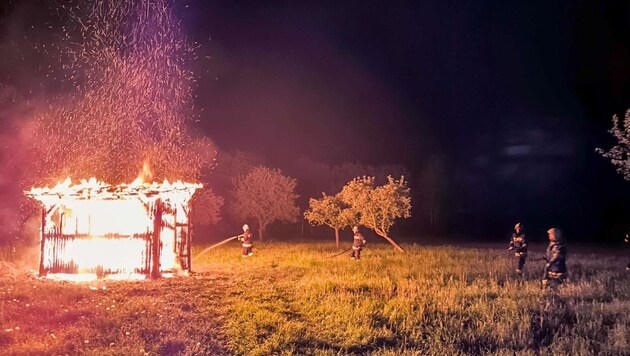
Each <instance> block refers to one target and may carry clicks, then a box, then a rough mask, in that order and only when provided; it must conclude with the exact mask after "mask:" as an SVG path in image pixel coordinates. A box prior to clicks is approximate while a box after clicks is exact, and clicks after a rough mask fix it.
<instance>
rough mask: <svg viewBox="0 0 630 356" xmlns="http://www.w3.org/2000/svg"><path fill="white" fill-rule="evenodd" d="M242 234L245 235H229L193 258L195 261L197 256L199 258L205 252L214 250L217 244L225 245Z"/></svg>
mask: <svg viewBox="0 0 630 356" xmlns="http://www.w3.org/2000/svg"><path fill="white" fill-rule="evenodd" d="M241 236H243V234H240V235H236V236H232V237H228V238H227V239H225V240H223V241H221V242H217V243H216V244H214V245H212V246H210V247H208V248H206V249H205V250H203V251H201V252H199V253H198V254H197V256H195V258H193V261H194V260H196V259H197V258H199V256H201V255H203V254H204V253H206V252H208V251H210V250H212V249H213V248H215V247H217V246H221V245H223V244H224V243H226V242H230V241H232V240H234V239H237V238H239V237H241Z"/></svg>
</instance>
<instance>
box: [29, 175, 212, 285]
mask: <svg viewBox="0 0 630 356" xmlns="http://www.w3.org/2000/svg"><path fill="white" fill-rule="evenodd" d="M200 188H202V185H201V184H196V183H183V182H181V181H177V182H174V183H169V182H168V181H164V182H163V183H161V184H160V183H143V182H142V181H141V180H140V179H137V180H135V181H134V182H133V183H131V184H120V185H109V184H106V183H104V182H100V181H97V180H96V179H94V178H91V179H90V180H82V181H81V183H80V184H74V185H73V184H72V182H71V180H70V179H67V180H66V181H65V182H63V183H60V184H58V185H57V186H55V187H53V188H48V187H45V188H32V189H31V190H30V191H25V192H24V193H25V194H26V195H27V196H28V197H31V198H33V199H36V200H38V201H40V202H41V203H42V215H41V251H40V263H39V274H40V276H48V275H55V276H64V277H65V278H68V279H75V280H76V279H79V280H84V279H93V278H118V279H120V278H138V277H144V276H147V275H150V276H151V277H153V278H157V277H160V276H161V275H162V274H163V273H174V272H178V271H185V272H188V271H190V267H191V257H190V256H191V224H190V219H189V216H190V200H191V198H192V196H193V194H194V193H195V190H197V189H200ZM71 276H73V277H75V278H70V277H71ZM77 277H79V278H77Z"/></svg>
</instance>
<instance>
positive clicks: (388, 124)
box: [0, 0, 630, 241]
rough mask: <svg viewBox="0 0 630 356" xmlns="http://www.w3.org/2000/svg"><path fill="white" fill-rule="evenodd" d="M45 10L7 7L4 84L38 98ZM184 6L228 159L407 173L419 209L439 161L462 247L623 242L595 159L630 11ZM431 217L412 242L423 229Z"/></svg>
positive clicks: (202, 89) (207, 102) (617, 208)
mask: <svg viewBox="0 0 630 356" xmlns="http://www.w3.org/2000/svg"><path fill="white" fill-rule="evenodd" d="M42 3H44V2H41V1H35V0H33V1H26V0H24V1H13V2H10V3H6V4H5V5H3V6H2V7H1V9H2V11H3V17H2V19H3V20H2V23H0V30H1V31H2V32H0V43H1V44H3V47H2V52H1V53H2V55H3V56H4V57H5V58H9V59H8V60H4V61H3V63H2V64H0V81H5V82H9V83H10V84H11V85H14V86H16V87H18V88H22V89H23V90H25V91H26V89H27V88H28V90H31V91H32V90H35V91H37V90H36V89H33V88H38V87H39V88H40V90H42V91H43V90H51V89H50V88H48V89H41V86H38V85H37V83H38V80H37V78H38V77H37V74H36V73H34V72H35V68H37V61H38V60H39V59H41V58H39V57H37V56H39V55H37V56H36V55H33V58H30V57H29V54H28V53H26V59H24V58H22V59H21V60H18V59H17V58H18V56H15V54H14V53H13V52H11V49H12V48H14V47H12V46H11V45H9V44H10V43H12V42H15V41H20V43H21V45H24V41H23V40H21V39H22V38H25V37H24V35H25V34H26V35H28V36H32V37H38V38H39V39H41V38H46V37H47V36H53V35H52V34H49V33H47V32H46V27H45V26H44V25H43V24H42V21H43V20H42V19H46V18H47V16H48V15H46V14H47V13H48V10H47V9H46V7H45V6H39V5H41V4H42ZM45 3H47V4H48V3H50V2H45ZM34 4H35V5H34ZM174 6H175V11H176V14H177V16H178V17H180V18H181V19H182V24H183V26H184V28H185V30H186V32H187V33H188V35H189V36H190V39H191V40H193V41H195V42H197V43H198V44H199V49H198V54H199V58H198V59H197V60H196V61H195V62H194V63H193V66H194V71H195V73H196V75H197V76H198V77H199V81H198V88H197V91H196V93H197V103H196V105H197V110H198V112H199V117H198V120H199V122H198V125H199V129H200V130H201V131H202V132H203V133H204V134H205V135H207V136H208V137H210V138H211V139H212V140H214V141H215V142H216V143H217V145H218V146H219V148H220V149H224V150H236V149H239V150H246V151H254V152H257V153H259V154H261V155H262V156H264V157H265V159H266V160H267V161H268V162H269V164H270V165H272V166H276V167H279V168H282V169H285V168H286V169H290V168H289V167H290V166H291V162H295V161H296V160H299V159H301V158H304V157H308V158H311V159H313V160H317V161H321V162H326V163H331V164H339V163H343V162H356V161H360V162H363V163H368V164H385V163H392V164H402V165H405V166H406V167H407V168H408V169H409V170H410V172H411V184H412V189H414V190H415V191H416V194H418V195H417V198H418V201H417V205H418V206H421V205H422V203H421V201H420V200H421V199H422V198H423V197H425V195H423V194H422V193H421V191H422V190H427V189H433V188H434V187H431V186H426V185H423V183H422V181H421V179H420V177H422V176H423V174H424V173H425V172H426V171H427V169H429V168H427V167H429V166H430V165H431V164H434V165H435V164H437V165H438V166H439V167H441V170H439V174H438V175H439V178H440V179H439V180H440V182H441V186H442V187H444V188H443V192H442V198H441V201H442V207H443V210H444V211H445V212H446V213H444V216H445V218H444V219H445V225H446V226H447V227H446V228H445V230H444V231H443V232H447V233H450V234H451V235H458V236H463V237H466V238H473V239H477V238H487V239H496V238H497V237H498V238H500V239H501V238H504V235H507V234H508V233H509V232H510V230H511V228H512V226H513V225H514V223H516V222H518V221H521V222H523V223H525V225H526V227H528V228H529V231H530V234H532V235H534V237H539V238H540V239H542V238H543V237H544V236H545V231H546V229H548V228H550V227H552V226H559V227H562V228H564V229H566V230H567V232H568V236H570V237H574V238H576V239H584V240H590V241H593V240H596V241H601V240H610V239H623V237H622V234H623V232H624V230H625V228H626V227H627V226H628V224H630V219H629V217H630V206H629V205H628V203H630V194H629V193H630V182H625V181H623V178H622V177H621V176H620V175H618V174H616V173H615V171H614V168H613V166H612V165H611V164H610V163H609V162H607V161H606V160H605V159H604V158H602V157H600V156H598V155H597V154H596V153H595V148H596V147H603V148H609V147H610V146H611V145H612V143H613V142H612V140H611V138H610V137H609V135H608V134H607V133H606V130H607V129H609V127H610V118H611V116H612V115H613V114H618V115H620V116H623V113H624V111H625V110H626V109H628V108H630V3H629V2H627V1H615V0H611V1H595V0H593V1H468V0H462V1H410V2H388V1H380V2H376V1H315V2H302V1H285V2H273V3H266V2H238V1H206V0H190V1H182V0H177V1H174ZM38 16H39V17H38ZM44 22H45V21H44ZM30 26H34V27H32V28H30ZM38 58H39V59H38ZM16 73H21V74H22V75H17V74H16ZM422 216H423V212H422V211H417V212H416V213H414V218H412V220H413V221H412V222H408V223H407V225H406V229H407V231H406V233H413V231H414V230H417V231H423V230H425V226H424V223H423V219H422Z"/></svg>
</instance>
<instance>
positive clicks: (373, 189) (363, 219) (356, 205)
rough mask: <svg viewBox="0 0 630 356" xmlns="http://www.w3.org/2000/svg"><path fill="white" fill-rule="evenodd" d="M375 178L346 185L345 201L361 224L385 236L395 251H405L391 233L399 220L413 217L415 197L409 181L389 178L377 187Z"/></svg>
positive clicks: (343, 197)
mask: <svg viewBox="0 0 630 356" xmlns="http://www.w3.org/2000/svg"><path fill="white" fill-rule="evenodd" d="M374 182H375V178H374V177H358V178H355V179H353V180H352V181H350V182H349V183H348V184H346V185H345V186H344V187H343V189H342V190H341V193H339V195H340V197H341V199H342V200H343V201H344V202H346V203H347V204H349V205H350V206H351V207H352V209H353V210H355V211H356V212H357V214H358V215H359V217H360V223H361V224H362V225H364V226H366V227H368V228H370V229H372V230H374V232H376V234H378V235H379V236H381V237H383V238H384V239H385V240H387V241H388V242H389V243H390V244H392V245H393V246H394V249H395V250H397V251H400V252H405V251H404V250H403V249H402V248H401V247H400V246H399V245H398V244H397V243H396V242H395V241H394V240H393V239H392V238H391V237H390V236H389V230H390V228H391V227H392V226H393V225H394V221H395V220H396V219H398V218H409V217H411V197H410V190H409V188H408V187H407V181H405V177H404V176H402V177H401V178H400V179H398V180H396V179H394V178H392V177H391V176H388V177H387V183H386V184H384V185H381V186H375V183H374Z"/></svg>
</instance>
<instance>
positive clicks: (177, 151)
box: [0, 0, 215, 241]
mask: <svg viewBox="0 0 630 356" xmlns="http://www.w3.org/2000/svg"><path fill="white" fill-rule="evenodd" d="M49 10H50V11H52V12H53V13H55V15H56V16H57V17H56V18H55V20H54V21H51V22H48V23H47V25H46V27H47V31H49V32H51V33H52V35H47V36H39V37H38V39H42V38H43V39H44V40H43V41H38V40H36V39H33V40H28V39H27V40H25V41H24V40H23V41H17V42H16V41H14V40H12V39H3V40H4V41H3V43H10V45H9V46H5V47H4V51H7V48H9V49H14V50H15V51H21V53H32V52H31V50H32V48H36V52H37V53H38V54H39V58H42V59H43V60H44V61H45V62H44V63H43V66H44V68H43V69H41V68H40V70H39V74H40V75H41V80H42V83H48V84H47V87H49V88H50V87H53V88H54V89H55V90H54V91H48V92H47V91H46V90H42V91H40V93H39V94H40V95H41V97H33V95H32V91H29V93H30V94H31V96H30V97H27V98H19V94H16V93H13V91H12V89H13V87H12V86H11V85H4V86H0V109H1V110H3V112H2V114H1V116H0V119H2V121H3V122H4V123H5V125H4V126H5V127H9V129H8V130H5V131H3V133H2V136H3V137H2V138H3V147H2V156H1V158H0V159H1V160H2V162H1V163H2V165H3V167H5V168H6V169H5V170H4V171H3V172H2V173H0V189H1V191H2V193H3V195H4V196H6V197H10V198H8V199H7V198H5V199H3V201H2V203H1V206H0V224H3V225H4V226H0V228H2V231H3V233H4V234H5V235H6V234H9V235H13V236H14V234H15V229H10V228H8V226H9V225H15V228H17V227H19V226H20V225H16V224H13V223H14V222H15V221H22V222H24V221H26V220H27V217H28V216H29V215H30V214H29V213H30V212H32V204H30V203H28V202H25V201H24V200H23V198H22V194H21V192H22V190H24V189H29V188H30V187H32V186H40V185H51V184H52V185H54V184H56V183H57V182H60V181H63V180H64V179H65V178H67V177H70V178H72V179H73V180H74V181H75V182H76V181H78V180H80V179H87V178H90V177H96V178H97V179H99V180H102V181H105V182H107V183H110V184H119V183H129V182H131V181H133V180H134V179H135V178H136V177H137V176H138V172H139V171H140V170H141V169H142V167H143V165H146V164H147V163H148V164H149V165H150V167H151V171H152V173H153V179H154V180H156V181H161V180H164V179H168V180H170V181H173V180H178V179H181V180H187V181H195V180H197V179H198V178H199V176H200V172H201V170H202V169H204V168H205V167H207V166H209V165H211V164H212V162H213V158H214V154H215V153H214V152H215V150H214V147H213V144H212V143H211V142H210V140H209V139H207V138H205V137H200V136H199V135H196V134H195V132H194V130H193V128H192V126H191V123H192V122H193V118H194V116H195V109H194V107H193V90H194V87H195V76H194V74H193V73H192V71H191V70H190V69H189V68H188V64H189V62H190V61H191V60H192V59H194V56H195V46H194V45H193V44H191V43H190V42H188V41H187V39H186V36H185V35H184V33H183V31H182V29H181V26H180V23H179V21H178V20H177V18H175V17H174V15H173V13H172V11H171V8H170V7H169V4H168V2H167V1H166V0H150V1H149V0H110V1H72V2H67V1H64V2H62V3H61V2H60V3H58V4H56V5H55V6H51V7H49ZM5 15H7V14H5ZM14 16H19V14H15V15H14ZM8 19H10V16H8ZM8 19H7V21H6V22H4V21H3V23H2V25H5V26H6V28H9V27H10V26H9V25H10V21H8ZM17 22H19V21H17ZM18 27H19V26H18ZM14 32H15V31H14ZM17 37H18V36H16V38H17ZM24 38H27V36H26V35H25V36H24ZM16 43H17V45H16ZM21 47H28V50H24V49H22V48H21ZM21 57H22V59H23V60H24V61H30V60H31V59H30V58H28V56H26V57H25V56H23V55H22V56H21ZM31 65H32V64H31ZM40 67H41V64H40ZM2 79H3V78H0V82H1V81H2ZM51 82H52V84H50V83H51ZM18 91H19V90H18ZM20 203H22V204H20ZM18 206H21V207H22V208H21V210H22V211H21V212H20V209H18ZM8 231H11V232H10V233H9V232H8ZM4 240H5V241H6V240H7V237H6V236H5V237H4Z"/></svg>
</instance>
